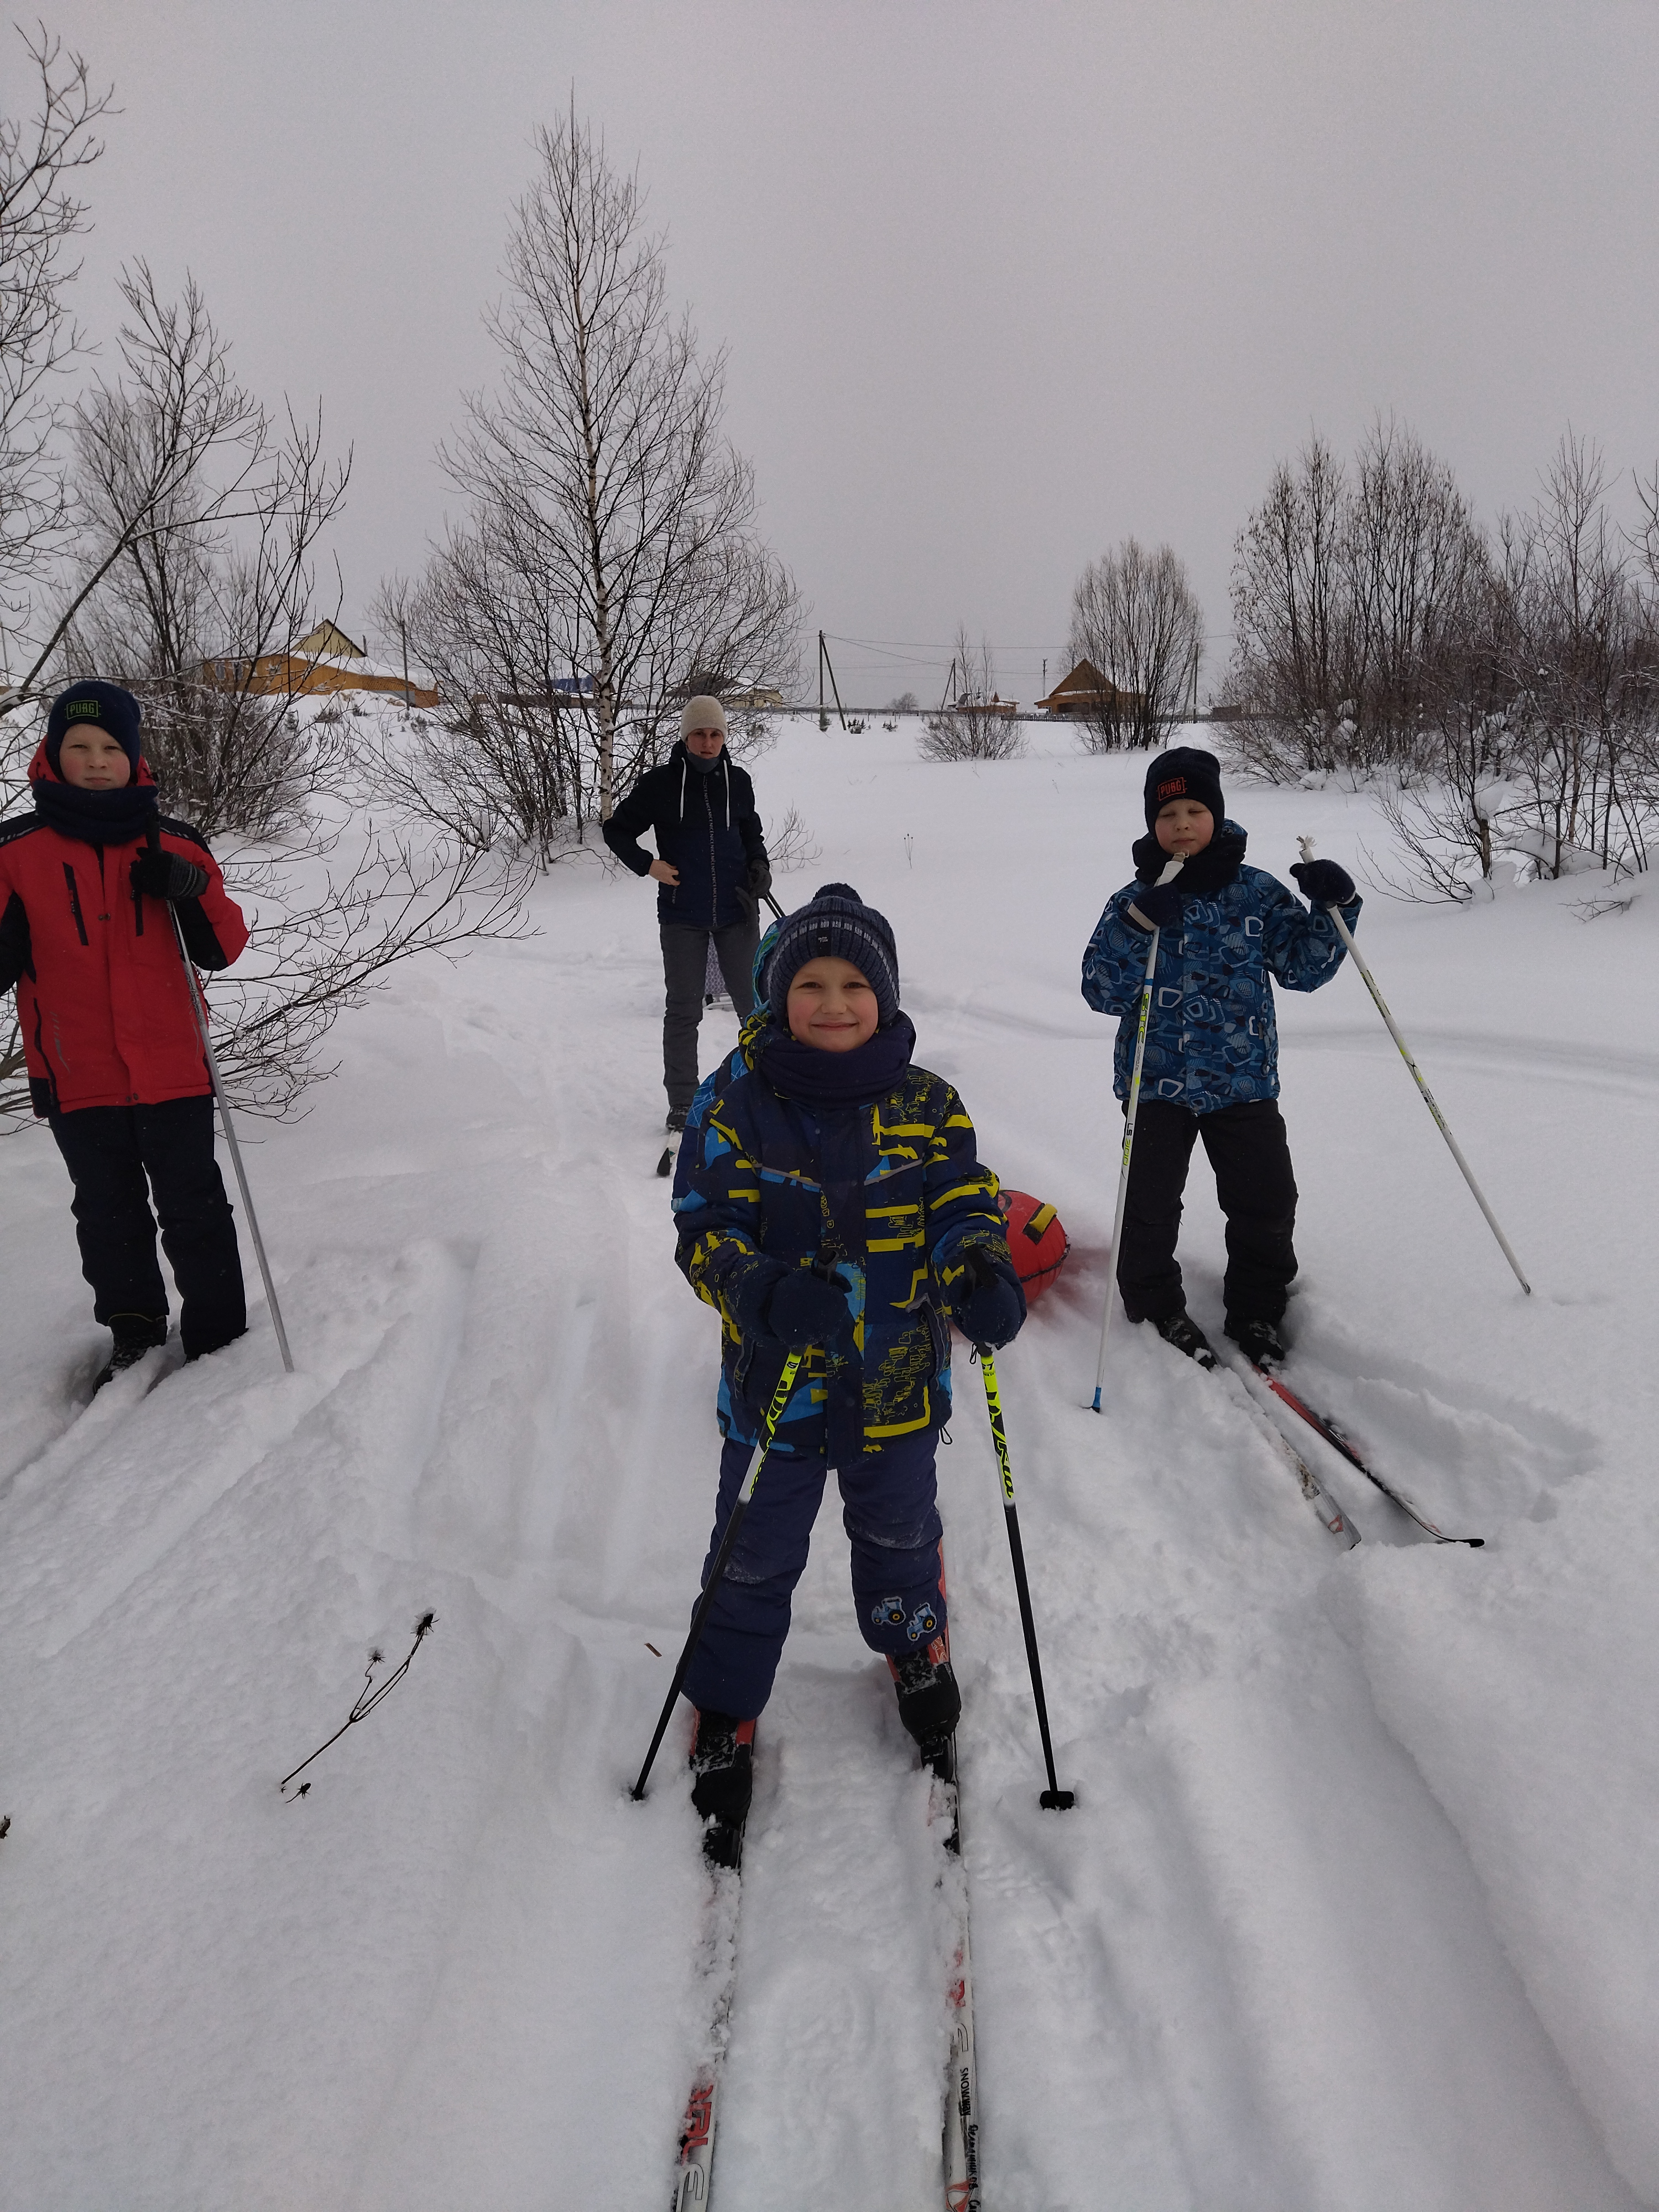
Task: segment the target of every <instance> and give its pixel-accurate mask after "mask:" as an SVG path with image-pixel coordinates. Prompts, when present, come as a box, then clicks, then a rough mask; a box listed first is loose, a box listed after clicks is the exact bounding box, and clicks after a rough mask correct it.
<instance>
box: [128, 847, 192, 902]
mask: <svg viewBox="0 0 1659 2212" xmlns="http://www.w3.org/2000/svg"><path fill="white" fill-rule="evenodd" d="M207 887H208V872H207V870H206V869H205V868H198V867H197V865H196V863H195V861H194V860H185V857H184V855H183V854H182V853H169V852H167V851H165V850H164V849H163V848H162V847H161V846H160V845H153V846H151V847H150V848H149V850H148V851H147V852H143V853H140V854H139V855H138V857H137V860H135V861H134V862H133V864H132V888H133V889H134V890H136V891H143V894H144V896H146V897H147V898H159V899H192V898H200V897H201V896H202V893H203V892H204V890H206V889H207Z"/></svg>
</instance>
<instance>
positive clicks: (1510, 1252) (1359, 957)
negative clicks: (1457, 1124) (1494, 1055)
mask: <svg viewBox="0 0 1659 2212" xmlns="http://www.w3.org/2000/svg"><path fill="white" fill-rule="evenodd" d="M1297 843H1298V844H1299V845H1300V846H1301V848H1302V857H1303V859H1304V860H1312V858H1313V856H1314V841H1313V839H1312V838H1311V837H1298V838H1297ZM1325 911H1326V913H1327V914H1328V915H1329V916H1330V918H1331V920H1332V921H1334V923H1335V924H1336V928H1337V934H1338V935H1339V936H1340V938H1341V939H1342V942H1343V943H1344V944H1345V945H1346V946H1347V948H1348V955H1349V957H1350V958H1351V959H1352V962H1353V964H1354V966H1355V967H1356V968H1357V969H1358V970H1359V972H1360V975H1362V976H1363V977H1364V982H1365V988H1366V989H1367V990H1368V991H1369V992H1370V994H1371V996H1372V998H1373V999H1374V1000H1376V1011H1377V1012H1378V1013H1379V1014H1381V1015H1382V1017H1383V1020H1384V1021H1385V1022H1386V1023H1387V1024H1388V1025H1389V1036H1391V1037H1392V1038H1393V1039H1394V1041H1395V1044H1397V1045H1398V1046H1399V1048H1400V1057H1401V1060H1404V1061H1405V1063H1406V1065H1407V1067H1408V1068H1410V1070H1411V1072H1412V1080H1413V1083H1415V1084H1416V1085H1417V1087H1418V1089H1419V1091H1421V1092H1422V1094H1423V1103H1424V1104H1425V1106H1426V1107H1427V1108H1428V1109H1429V1111H1430V1113H1431V1114H1432V1115H1433V1116H1434V1126H1435V1127H1436V1128H1437V1129H1438V1130H1439V1132H1440V1133H1441V1135H1442V1136H1443V1138H1444V1139H1445V1140H1446V1146H1447V1149H1448V1150H1449V1152H1450V1153H1451V1156H1452V1158H1454V1159H1455V1161H1456V1163H1457V1164H1458V1167H1459V1168H1460V1169H1461V1170H1462V1176H1463V1180H1464V1182H1466V1183H1468V1187H1469V1190H1470V1193H1471V1194H1472V1195H1473V1197H1474V1202H1475V1204H1476V1205H1477V1206H1479V1207H1480V1211H1481V1212H1482V1213H1484V1214H1485V1215H1486V1226H1487V1228H1488V1229H1490V1230H1491V1231H1492V1235H1493V1236H1494V1237H1496V1238H1497V1239H1498V1246H1499V1249H1501V1250H1502V1252H1503V1255H1504V1258H1505V1259H1506V1260H1507V1261H1509V1263H1510V1267H1513V1268H1514V1270H1515V1279H1516V1282H1517V1283H1519V1284H1520V1285H1521V1287H1522V1290H1523V1291H1525V1292H1526V1294H1527V1296H1528V1297H1531V1296H1532V1285H1531V1284H1530V1283H1529V1282H1528V1280H1527V1279H1526V1277H1525V1275H1523V1274H1522V1272H1521V1262H1520V1261H1518V1260H1517V1259H1516V1256H1515V1251H1514V1248H1513V1247H1512V1246H1511V1244H1510V1240H1509V1238H1508V1237H1505V1236H1504V1232H1503V1231H1502V1230H1501V1229H1500V1228H1499V1227H1498V1216H1497V1215H1496V1214H1495V1213H1494V1212H1492V1208H1491V1206H1488V1205H1487V1203H1486V1194H1485V1193H1484V1192H1483V1191H1482V1190H1481V1188H1480V1184H1479V1183H1478V1182H1476V1181H1475V1179H1474V1173H1473V1171H1472V1170H1471V1169H1470V1166H1469V1164H1468V1161H1467V1160H1466V1159H1465V1158H1464V1157H1463V1152H1462V1146H1460V1145H1459V1144H1458V1141H1457V1139H1456V1138H1455V1137H1454V1136H1453V1134H1452V1133H1451V1131H1450V1129H1449V1127H1447V1123H1446V1117H1445V1115H1443V1113H1442V1112H1441V1110H1440V1109H1439V1108H1438V1106H1437V1105H1436V1104H1435V1103H1434V1093H1433V1091H1431V1090H1430V1088H1429V1086H1428V1085H1427V1084H1426V1083H1425V1081H1424V1080H1423V1071H1422V1069H1421V1068H1420V1067H1419V1066H1418V1064H1417V1062H1416V1060H1413V1057H1412V1048H1411V1047H1410V1046H1409V1045H1408V1044H1407V1042H1406V1040H1405V1038H1404V1037H1402V1036H1401V1034H1400V1030H1399V1027H1398V1025H1397V1024H1396V1023H1395V1018H1394V1016H1393V1015H1392V1014H1391V1013H1390V1012H1389V1008H1388V1002H1387V1000H1385V999H1384V998H1383V994H1382V993H1381V991H1379V990H1378V989H1377V987H1376V976H1375V975H1372V973H1371V971H1370V969H1369V968H1368V967H1367V966H1366V965H1365V960H1364V954H1363V953H1362V952H1361V951H1360V950H1359V947H1358V945H1356V944H1355V943H1354V941H1353V932H1352V930H1351V929H1350V928H1349V927H1348V925H1347V923H1346V921H1343V919H1342V916H1341V914H1340V912H1339V910H1338V909H1337V908H1335V907H1334V906H1328V907H1327V908H1326V909H1325Z"/></svg>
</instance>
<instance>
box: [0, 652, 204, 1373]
mask: <svg viewBox="0 0 1659 2212" xmlns="http://www.w3.org/2000/svg"><path fill="white" fill-rule="evenodd" d="M140 711H141V710H140V708H139V705H138V702H137V700H136V699H135V698H134V697H133V696H132V694H131V692H130V691H124V690H121V689H120V687H119V686H118V685H117V684H95V683H88V684H72V685H71V686H70V689H69V690H67V691H65V692H64V693H62V694H61V695H60V696H59V697H58V698H57V699H55V700H54V701H53V702H52V713H51V715H50V717H49V719H48V720H47V723H46V738H45V739H44V741H43V742H42V744H41V745H40V750H38V751H37V752H36V754H35V756H34V758H33V761H32V762H31V763H30V764H29V781H30V783H31V785H32V786H33V797H34V811H33V814H26V815H21V816H19V817H15V819H13V820H11V821H9V822H3V823H0V991H3V990H9V989H10V988H12V987H14V986H15V988H16V992H17V1018H18V1025H19V1027H20V1028H21V1030H22V1033H23V1052H24V1058H25V1060H26V1062H27V1067H28V1075H29V1089H30V1091H31V1093H32V1094H33V1101H34V1110H35V1112H36V1114H37V1115H40V1116H42V1117H43V1118H44V1119H45V1120H46V1121H48V1122H50V1124H51V1126H52V1135H53V1137H54V1138H55V1139H57V1142H58V1151H59V1152H61V1153H62V1154H63V1156H64V1164H65V1165H66V1166H67V1168H68V1169H69V1171H70V1180H71V1181H72V1182H73V1183H74V1185H75V1200H74V1208H73V1210H74V1214H75V1222H76V1239H77V1241H78V1243H79V1244H80V1247H81V1268H82V1273H83V1274H84V1275H85V1277H86V1279H87V1280H88V1282H89V1283H90V1284H91V1285H92V1288H93V1292H94V1305H93V1313H94V1317H95V1318H96V1319H97V1320H98V1321H100V1322H103V1323H105V1325H106V1327H107V1328H109V1329H110V1330H111V1332H112V1334H113V1337H114V1340H115V1342H114V1348H113V1351H112V1355H111V1358H110V1360H109V1363H108V1364H107V1365H106V1367H105V1369H104V1370H103V1372H102V1373H101V1374H100V1376H98V1379H97V1382H96V1383H94V1386H93V1387H94V1389H100V1388H101V1387H102V1385H103V1384H104V1383H107V1382H108V1380H109V1378H110V1376H112V1375H113V1374H115V1373H116V1372H117V1371H118V1370H119V1369H121V1368H124V1367H131V1365H133V1364H134V1363H135V1362H136V1361H137V1360H139V1359H142V1358H143V1356H144V1354H145V1352H148V1351H149V1349H150V1348H151V1346H155V1345H158V1344H163V1343H165V1342H166V1340H167V1290H166V1286H165V1285H164V1284H163V1282H162V1279H161V1269H160V1267H158V1266H157V1264H156V1259H155V1217H154V1216H153V1215H152V1214H151V1212H150V1203H149V1202H150V1200H151V1198H152V1197H153V1198H154V1200H155V1213H156V1214H159V1215H160V1217H161V1248H162V1249H163V1251H165V1253H166V1254H167V1262H168V1265H169V1266H170V1267H172V1269H173V1280H174V1282H175V1283H176V1284H177V1285H178V1289H179V1304H180V1313H179V1337H180V1340H181V1341H182V1343H183V1346H184V1350H185V1358H186V1359H197V1358H200V1357H201V1356H202V1354H203V1353H204V1352H216V1351H217V1350H218V1349H219V1347H220V1346H221V1345H224V1344H228V1343H229V1342H230V1341H231V1340H232V1338H233V1337H238V1336H240V1335H241V1334H242V1333H243V1331H244V1330H245V1329H246V1327H247V1314H246V1306H245V1304H244V1300H243V1293H242V1266H241V1261H240V1256H239V1255H238V1253H237V1249H236V1225H235V1223H234V1220H233V1219H232V1218H231V1211H230V1204H229V1201H228V1199H227V1198H226V1196H225V1187H224V1184H223V1182H222V1180H221V1179H220V1175H219V1168H218V1164H217V1162H216V1160H215V1158H214V1157H213V1085H212V1079H211V1078H210V1075H209V1073H208V1067H207V1060H206V1057H205V1055H204V1053H203V1050H202V1042H201V1038H200V1036H198V1035H197V1029H196V1021H195V1016H194V1013H193V1012H192V1010H191V1002H190V986H189V983H188V981H187V980H186V978H185V968H184V962H183V960H182V959H181V958H180V957H179V940H178V936H177V934H176V933H175V932H174V929H173V914H176V915H178V917H179V925H180V927H181V928H182V930H183V932H184V939H185V945H186V946H187V947H188V948H189V952H190V957H191V960H192V961H193V962H194V963H195V965H196V966H197V968H202V969H218V968H228V966H229V964H230V963H231V962H232V961H233V960H234V959H235V958H236V957H237V955H238V954H239V953H240V951H241V950H242V948H243V946H244V945H246V943H247V927H246V923H245V922H244V921H243V920H242V915H241V909H240V908H239V907H237V906H235V905H234V903H233V902H232V901H231V900H230V899H229V898H228V896H226V893H225V885H224V878H223V877H222V875H221V874H220V872H219V869H218V866H217V864H216V861H215V860H214V858H213V855H212V854H210V852H209V850H208V848H207V847H206V845H205V844H204V842H202V839H201V838H200V837H199V836H197V833H196V831H195V830H194V829H191V827H190V825H189V823H185V822H173V821H170V820H168V819H167V817H164V816H162V815H161V814H158V812H157V811H156V791H155V778H154V777H153V776H152V775H151V774H150V772H149V768H148V767H147V765H146V764H145V763H144V760H143V756H142V755H141V753H140V751H139V749H138V722H139V715H140ZM169 905H170V906H171V908H172V912H171V913H169V911H168V907H169ZM146 1178H148V1189H147V1188H146Z"/></svg>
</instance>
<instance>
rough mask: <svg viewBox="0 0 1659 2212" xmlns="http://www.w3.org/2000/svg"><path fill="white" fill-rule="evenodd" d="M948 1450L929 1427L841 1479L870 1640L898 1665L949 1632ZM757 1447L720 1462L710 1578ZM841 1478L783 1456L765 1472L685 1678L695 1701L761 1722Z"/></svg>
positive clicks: (706, 1564) (817, 1464)
mask: <svg viewBox="0 0 1659 2212" xmlns="http://www.w3.org/2000/svg"><path fill="white" fill-rule="evenodd" d="M938 1443H939V1437H938V1432H937V1431H934V1430H932V1429H929V1430H927V1431H922V1432H921V1433H920V1434H919V1435H917V1436H916V1437H913V1438H905V1439H902V1440H901V1441H900V1442H898V1443H892V1444H890V1445H889V1446H888V1447H887V1449H886V1450H885V1451H882V1452H876V1453H872V1455H870V1456H868V1457H867V1458H865V1459H859V1460H854V1462H852V1463H851V1465H850V1466H848V1467H843V1468H839V1469H838V1470H837V1473H838V1475H839V1478H840V1481H841V1495H842V1508H843V1511H842V1519H843V1521H844V1522H845V1524H846V1528H847V1534H848V1537H849V1538H850V1540H851V1541H852V1547H853V1607H854V1612H855V1613H856V1614H857V1616H858V1624H859V1632H860V1635H861V1636H862V1637H863V1638H864V1640H865V1642H866V1644H868V1645H869V1646H870V1649H871V1650H872V1651H883V1652H888V1653H890V1654H891V1655H892V1656H894V1657H895V1658H898V1657H902V1656H903V1655H904V1654H906V1653H908V1652H911V1651H915V1650H925V1649H926V1647H927V1645H928V1644H932V1643H933V1641H934V1639H935V1638H943V1637H944V1635H945V1575H944V1568H943V1565H942V1563H941V1558H940V1539H941V1537H942V1536H943V1534H944V1533H945V1531H944V1525H943V1523H942V1522H940V1520H939V1506H938V1504H937V1502H936V1498H935V1485H934V1475H933V1462H934V1457H935V1454H936V1451H937V1448H938ZM754 1450H755V1447H754V1446H753V1445H752V1444H747V1443H743V1442H741V1441H740V1440H739V1439H738V1438H737V1437H732V1438H731V1439H729V1440H728V1442H727V1443H726V1449H725V1450H724V1451H723V1452H722V1453H721V1454H720V1497H719V1499H718V1501H717V1503H716V1504H715V1508H714V1534H713V1536H712V1537H711V1538H710V1539H709V1545H708V1558H707V1559H705V1560H704V1561H703V1567H702V1571H703V1578H704V1580H705V1581H707V1579H708V1571H709V1569H710V1568H711V1567H712V1566H713V1565H714V1553H716V1551H717V1550H718V1549H719V1548H720V1539H721V1537H722V1536H723V1535H724V1534H725V1533H726V1522H727V1520H728V1519H729V1518H730V1516H731V1512H732V1506H733V1505H734V1504H736V1502H737V1496H738V1491H739V1490H740V1489H741V1488H742V1487H743V1482H744V1476H745V1475H746V1474H748V1472H749V1462H750V1458H751V1457H752V1456H753V1454H754ZM828 1474H829V1463H828V1462H827V1461H824V1460H821V1459H797V1458H793V1457H788V1458H787V1457H785V1456H784V1455H782V1454H781V1453H780V1452H777V1451H774V1452H773V1454H772V1455H771V1457H770V1458H769V1460H768V1461H767V1462H766V1465H765V1466H764V1467H763V1468H762V1469H761V1476H760V1480H759V1481H758V1482H757V1484H756V1486H755V1495H754V1498H753V1499H752V1500H751V1501H750V1507H749V1510H748V1513H747V1515H746V1516H744V1523H743V1528H742V1532H741V1534H739V1535H738V1541H737V1544H736V1547H735V1548H734V1549H733V1551H732V1557H731V1559H729V1560H728V1561H727V1563H726V1574H725V1577H724V1578H723V1580H722V1582H721V1583H720V1592H719V1595H717V1596H716V1598H715V1600H714V1605H713V1607H711V1609H710V1611H709V1615H708V1625H707V1626H706V1627H705V1628H704V1630H703V1632H702V1642H701V1643H700V1644H698V1646H697V1649H696V1654H695V1656H693V1658H692V1661H691V1668H690V1673H689V1674H687V1675H686V1678H685V1694H686V1696H687V1697H688V1698H690V1700H691V1702H692V1704H693V1705H696V1706H697V1707H698V1708H699V1709H700V1710H707V1711H713V1712H719V1713H732V1714H734V1715H735V1716H736V1717H737V1718H738V1719H739V1720H752V1719H753V1718H754V1717H755V1716H756V1714H757V1713H758V1712H759V1711H761V1710H762V1708H763V1706H764V1705H765V1703H766V1701H767V1699H769V1697H770V1696H771V1694H772V1678H773V1676H774V1675H775V1674H776V1673H777V1671H778V1661H779V1659H780V1658H781V1656H782V1655H783V1642H784V1638H785V1637H787V1635H788V1633H789V1601H790V1598H791V1597H792V1595H793V1593H794V1588H795V1584H796V1583H798V1582H799V1580H800V1577H801V1571H802V1569H803V1568H804V1567H805V1565H806V1553H807V1547H808V1545H809V1544H810V1542H811V1534H812V1523H813V1522H814V1520H816V1518H817V1510H818V1505H819V1503H820V1501H821V1500H822V1498H823V1485H824V1479H825V1477H826V1476H827V1475H828Z"/></svg>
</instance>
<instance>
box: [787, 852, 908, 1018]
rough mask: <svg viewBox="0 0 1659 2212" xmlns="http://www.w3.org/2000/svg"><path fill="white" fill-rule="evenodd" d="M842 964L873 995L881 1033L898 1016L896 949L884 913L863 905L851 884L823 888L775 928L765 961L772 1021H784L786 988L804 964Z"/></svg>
mask: <svg viewBox="0 0 1659 2212" xmlns="http://www.w3.org/2000/svg"><path fill="white" fill-rule="evenodd" d="M823 959H831V960H847V961H850V962H851V963H852V964H853V966H854V968H856V969H858V971H859V973H860V975H862V976H863V978H864V980H865V981H866V983H867V984H868V985H869V986H870V987H871V989H872V991H873V992H874V993H875V994H876V1010H877V1012H878V1016H879V1018H880V1021H881V1025H882V1027H883V1028H885V1027H886V1026H887V1024H888V1023H889V1022H890V1021H891V1020H892V1018H893V1017H894V1015H895V1014H896V1013H897V1012H898V1005H899V979H898V947H897V946H896V945H895V943H894V941H893V932H892V927H891V925H890V923H889V921H888V920H887V917H886V915H883V914H878V913H877V912H876V909H875V908H874V907H872V906H866V905H865V903H864V902H863V900H862V899H861V898H860V896H859V895H858V893H857V892H856V891H855V890H854V889H853V886H852V885H851V884H820V885H819V887H818V889H817V890H816V891H814V892H813V894H812V897H811V903H810V904H808V905H806V906H803V907H797V908H796V909H795V911H794V913H793V914H791V915H785V916H784V918H783V920H782V921H781V922H780V923H779V924H778V939H777V943H776V944H775V945H774V946H773V947H772V954H771V957H770V958H769V960H768V962H767V963H766V1002H767V1004H768V1006H770V1008H771V1010H772V1017H773V1019H774V1020H775V1021H777V1022H779V1023H787V1016H786V1014H785V1012H784V1009H785V1006H786V1005H787V1001H788V998H789V986H790V985H791V984H792V983H793V981H794V980H795V978H796V976H797V975H799V973H800V971H801V969H803V968H804V967H805V965H806V963H807V962H808V961H809V960H823Z"/></svg>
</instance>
